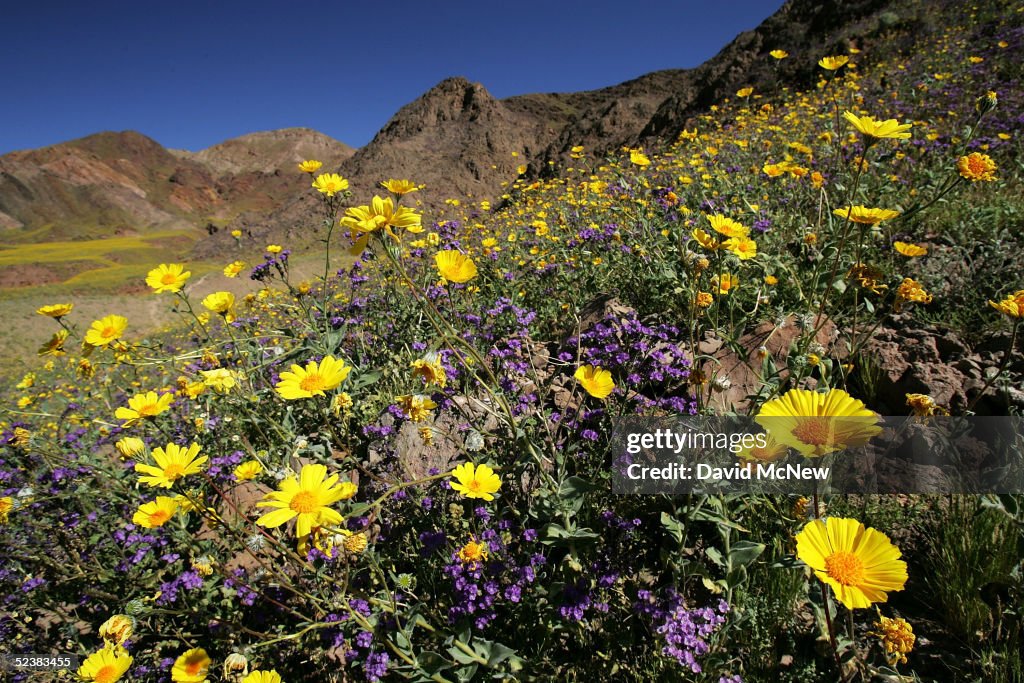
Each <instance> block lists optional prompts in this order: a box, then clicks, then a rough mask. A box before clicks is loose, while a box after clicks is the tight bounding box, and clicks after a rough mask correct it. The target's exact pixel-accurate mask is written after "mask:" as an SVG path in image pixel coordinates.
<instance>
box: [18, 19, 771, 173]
mask: <svg viewBox="0 0 1024 683" xmlns="http://www.w3.org/2000/svg"><path fill="white" fill-rule="evenodd" d="M781 4H782V2H781V0H731V1H730V2H716V3H709V2H706V0H702V1H697V0H677V1H675V2H671V1H664V2H653V1H650V0H627V1H622V0H618V1H616V2H611V1H606V0H588V1H583V0H564V1H560V0H554V1H553V2H552V1H551V0H548V2H541V1H535V0H518V1H517V2H514V3H508V4H506V3H498V2H488V1H486V0H478V1H477V2H469V1H464V0H451V1H445V0H436V1H433V2H432V1H430V0H421V2H407V1H406V0H391V1H390V2H388V1H386V0H385V1H383V2H374V3H367V2H360V3H352V2H339V1H337V0H335V1H334V2H320V1H318V0H307V1H304V2H285V1H283V0H282V1H280V2H265V1H262V0H251V1H249V2H244V3H243V2H236V1H235V0H223V1H220V2H218V1H216V0H215V1H213V2H192V1H191V0H183V1H181V2H145V3H138V2H133V3H128V2H112V1H109V0H96V1H94V2H92V1H91V2H82V1H81V0H76V1H75V2H65V1H64V0H55V1H53V2H39V1H38V0H35V1H26V2H9V3H5V8H4V12H3V15H4V16H3V21H2V22H0V65H3V78H2V79H0V92H2V93H3V96H2V98H0V154H3V153H6V152H9V151H12V150H15V149H29V148H33V147H41V146H44V145H49V144H54V143H57V142H61V141H64V140H70V139H73V138H77V137H82V136H84V135H89V134H91V133H95V132H98V131H102V130H137V131H140V132H142V133H144V134H146V135H149V136H150V137H152V138H155V139H156V140H157V141H158V142H160V143H161V144H163V145H165V146H167V147H174V148H182V149H190V150H198V149H202V148H204V147H208V146H209V145H212V144H216V143H218V142H221V141H223V140H226V139H228V138H231V137H235V136H238V135H242V134H245V133H249V132H253V131H257V130H270V129H273V128H285V127H290V126H307V127H310V128H315V129H316V130H319V131H321V132H323V133H326V134H328V135H330V136H332V137H334V138H337V139H339V140H341V141H343V142H346V143H348V144H350V145H353V146H361V145H364V144H366V143H367V142H369V141H370V139H371V138H372V137H373V135H374V133H376V132H377V130H378V129H380V128H381V127H382V126H383V125H384V124H385V123H386V122H387V120H388V119H389V118H390V117H391V115H392V114H393V113H394V112H395V111H397V109H398V108H399V107H401V106H402V105H403V104H406V103H408V102H410V101H412V100H414V99H415V98H416V97H418V96H419V95H420V94H421V93H423V92H424V91H425V90H427V89H429V88H430V87H432V86H433V85H435V84H436V83H437V82H438V81H440V80H442V79H443V78H445V77H447V76H465V77H467V78H469V79H470V80H473V81H479V82H480V83H482V84H483V85H484V86H485V87H486V88H487V89H488V90H489V91H490V92H491V93H492V94H493V95H494V96H495V97H499V98H501V97H508V96H511V95H519V94H524V93H531V92H568V91H575V90H589V89H593V88H600V87H604V86H608V85H613V84H615V83H620V82H622V81H624V80H628V79H630V78H635V77H637V76H640V75H642V74H644V73H647V72H650V71H655V70H659V69H669V68H688V67H693V66H696V65H698V64H700V63H701V62H703V61H704V60H706V59H708V58H709V57H711V56H713V55H714V54H715V53H716V52H718V50H719V49H721V48H722V47H723V46H725V44H726V43H728V42H729V41H730V40H732V39H733V38H734V37H735V36H736V35H737V34H738V33H740V32H742V31H745V30H748V29H751V28H754V27H755V26H757V25H758V24H759V23H760V22H761V21H762V20H763V19H765V18H766V17H767V16H769V15H770V14H771V13H773V12H774V11H775V10H776V9H777V8H778V7H779V6H780V5H781Z"/></svg>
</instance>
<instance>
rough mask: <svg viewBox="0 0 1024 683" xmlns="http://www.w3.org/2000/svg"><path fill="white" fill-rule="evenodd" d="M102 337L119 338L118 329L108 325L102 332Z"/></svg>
mask: <svg viewBox="0 0 1024 683" xmlns="http://www.w3.org/2000/svg"><path fill="white" fill-rule="evenodd" d="M100 336H101V337H103V338H104V339H113V338H114V337H116V336H117V328H116V327H114V326H113V325H107V326H106V327H104V328H103V330H101V331H100Z"/></svg>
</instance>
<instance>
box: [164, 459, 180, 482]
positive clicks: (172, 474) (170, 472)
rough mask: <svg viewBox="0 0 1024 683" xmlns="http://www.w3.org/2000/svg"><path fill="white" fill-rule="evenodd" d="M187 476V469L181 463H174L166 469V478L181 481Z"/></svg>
mask: <svg viewBox="0 0 1024 683" xmlns="http://www.w3.org/2000/svg"><path fill="white" fill-rule="evenodd" d="M184 476H185V467H184V466H183V465H182V464H181V463H177V462H173V463H171V464H170V465H168V466H167V467H165V468H164V477H166V478H167V479H181V478H182V477H184Z"/></svg>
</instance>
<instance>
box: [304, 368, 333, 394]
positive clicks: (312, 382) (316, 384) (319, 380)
mask: <svg viewBox="0 0 1024 683" xmlns="http://www.w3.org/2000/svg"><path fill="white" fill-rule="evenodd" d="M325 386H327V382H325V381H324V378H323V377H321V376H320V375H317V374H315V373H314V374H309V375H306V376H305V377H303V378H302V380H300V381H299V388H300V389H302V390H303V391H308V392H309V393H311V394H315V393H316V392H318V391H323V390H324V387H325Z"/></svg>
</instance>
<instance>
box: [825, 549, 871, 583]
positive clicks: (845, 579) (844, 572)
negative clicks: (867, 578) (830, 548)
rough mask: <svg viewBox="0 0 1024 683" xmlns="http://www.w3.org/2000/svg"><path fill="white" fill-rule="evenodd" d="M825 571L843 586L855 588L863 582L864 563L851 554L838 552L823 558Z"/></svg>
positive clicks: (842, 551) (843, 551)
mask: <svg viewBox="0 0 1024 683" xmlns="http://www.w3.org/2000/svg"><path fill="white" fill-rule="evenodd" d="M825 571H826V572H828V575H829V576H831V577H832V578H833V579H835V580H836V581H838V582H839V583H841V584H843V585H844V586H855V585H857V584H859V583H862V582H863V581H864V563H863V562H861V559H860V558H859V557H857V556H856V555H854V554H853V553H848V552H846V551H845V550H840V551H839V552H837V553H832V554H831V555H829V556H828V557H826V558H825Z"/></svg>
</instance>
